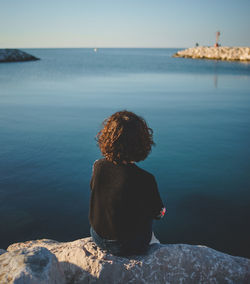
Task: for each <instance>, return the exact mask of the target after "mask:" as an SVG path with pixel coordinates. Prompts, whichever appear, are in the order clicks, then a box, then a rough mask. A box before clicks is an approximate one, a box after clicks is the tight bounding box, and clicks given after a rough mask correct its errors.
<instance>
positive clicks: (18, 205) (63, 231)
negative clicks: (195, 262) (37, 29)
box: [0, 49, 250, 257]
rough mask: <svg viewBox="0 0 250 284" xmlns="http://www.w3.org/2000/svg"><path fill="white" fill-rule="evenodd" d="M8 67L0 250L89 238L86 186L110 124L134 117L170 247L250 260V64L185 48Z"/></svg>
mask: <svg viewBox="0 0 250 284" xmlns="http://www.w3.org/2000/svg"><path fill="white" fill-rule="evenodd" d="M25 51H27V52H29V53H31V54H33V55H35V56H37V57H40V58H41V60H40V61H35V62H26V63H11V64H7V63H4V64H1V65H0V131H1V132H0V135H1V138H0V228H1V235H0V247H2V248H6V247H7V246H8V245H9V244H11V243H13V242H17V241H24V240H30V239H38V238H51V239H56V240H59V241H60V240H62V241H70V240H74V239H77V238H83V237H86V236H89V223H88V209H89V205H88V202H89V180H90V176H91V167H92V163H93V161H94V160H96V159H98V158H100V157H101V156H100V152H99V150H98V148H97V146H96V142H95V140H94V137H95V135H96V133H97V132H98V131H99V129H100V127H101V122H102V121H103V119H104V118H106V117H107V116H109V115H110V114H112V113H113V112H115V111H117V110H122V109H128V110H131V111H134V112H136V113H138V114H139V115H141V116H143V117H144V118H145V119H146V120H147V121H148V123H149V125H150V127H152V128H153V130H154V138H155V142H156V147H154V148H153V151H152V153H151V154H150V156H149V157H148V158H147V160H145V161H144V162H141V163H138V166H141V167H143V168H144V169H146V170H148V171H150V172H152V173H153V174H154V175H155V176H156V179H157V182H158V186H159V191H160V193H161V196H162V199H163V201H164V202H165V203H166V206H167V209H168V212H167V216H166V217H165V218H164V219H163V220H161V221H157V222H155V225H154V230H155V232H156V235H157V237H158V238H159V239H160V240H161V242H163V243H189V244H203V245H207V246H210V247H212V248H215V249H218V250H221V251H223V252H227V253H230V254H234V255H240V256H246V257H250V247H249V238H250V229H249V219H250V206H249V204H250V175H249V173H250V163H249V161H250V148H249V144H250V128H249V122H250V115H249V114H250V64H244V63H237V62H217V61H208V60H192V59H183V58H172V57H171V55H172V54H173V53H174V52H176V49H99V50H98V52H94V51H93V50H92V49H33V50H25Z"/></svg>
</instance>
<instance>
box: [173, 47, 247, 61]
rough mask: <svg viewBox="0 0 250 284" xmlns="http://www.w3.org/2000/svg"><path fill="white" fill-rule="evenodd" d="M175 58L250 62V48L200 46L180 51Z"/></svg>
mask: <svg viewBox="0 0 250 284" xmlns="http://www.w3.org/2000/svg"><path fill="white" fill-rule="evenodd" d="M173 57H185V58H198V59H214V60H229V61H249V62H250V47H226V46H219V47H206V46H199V47H193V48H188V49H185V50H181V51H178V52H177V53H175V54H174V55H173Z"/></svg>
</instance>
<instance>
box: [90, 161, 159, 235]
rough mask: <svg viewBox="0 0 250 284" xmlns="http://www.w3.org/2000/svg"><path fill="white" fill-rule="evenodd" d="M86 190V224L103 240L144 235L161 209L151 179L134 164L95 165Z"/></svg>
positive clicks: (102, 163) (154, 182) (104, 162)
mask: <svg viewBox="0 0 250 284" xmlns="http://www.w3.org/2000/svg"><path fill="white" fill-rule="evenodd" d="M90 187H91V197H90V212H89V221H90V224H91V226H92V227H93V229H94V230H95V231H96V232H97V233H98V235H100V236H101V237H102V238H105V239H109V240H123V239H132V238H133V237H134V236H135V235H136V234H148V231H149V230H151V229H149V228H150V225H149V224H150V223H151V222H152V219H154V218H155V219H157V216H158V215H159V214H160V211H161V209H162V208H163V207H164V206H163V203H162V201H161V198H160V195H159V192H158V188H157V184H156V181H155V178H154V176H153V175H152V174H150V173H149V172H147V171H145V170H143V169H141V168H139V167H138V166H136V165H135V164H127V165H124V164H119V165H118V164H114V163H112V162H109V161H107V160H105V159H101V160H98V161H96V162H95V163H94V166H93V175H92V178H91V182H90Z"/></svg>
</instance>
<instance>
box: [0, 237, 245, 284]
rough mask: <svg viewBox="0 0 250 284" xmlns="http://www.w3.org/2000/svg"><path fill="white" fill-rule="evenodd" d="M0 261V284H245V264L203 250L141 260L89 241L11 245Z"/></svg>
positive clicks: (166, 248) (177, 249) (176, 248)
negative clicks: (119, 255) (103, 248)
mask: <svg viewBox="0 0 250 284" xmlns="http://www.w3.org/2000/svg"><path fill="white" fill-rule="evenodd" d="M2 252H3V254H2V255H0V283H16V284H17V283H18V284H45V283H46V284H64V283H71V284H73V283H78V284H79V283H104V284H107V283H108V284H114V283H115V284H118V283H120V284H123V283H136V284H137V283H150V284H152V283H154V284H157V283H164V284H165V283H237V284H238V283H250V259H247V258H242V257H235V256H231V255H228V254H224V253H221V252H218V251H216V250H213V249H211V248H208V247H205V246H194V245H186V244H169V245H163V244H154V245H151V247H150V249H149V251H148V253H147V254H146V255H144V256H131V257H128V258H125V257H117V256H113V255H111V254H108V253H106V252H105V251H102V250H100V249H99V248H98V247H97V246H96V245H95V244H94V243H93V242H92V239H91V238H84V239H80V240H76V241H73V242H57V241H53V240H48V239H43V240H37V241H28V242H24V243H16V244H12V245H11V246H9V247H8V249H7V252H4V251H2Z"/></svg>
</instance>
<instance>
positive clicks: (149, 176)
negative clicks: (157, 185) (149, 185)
mask: <svg viewBox="0 0 250 284" xmlns="http://www.w3.org/2000/svg"><path fill="white" fill-rule="evenodd" d="M135 168H136V170H137V171H138V172H139V173H140V174H141V175H142V176H143V177H145V178H146V179H147V180H155V177H154V175H153V174H152V173H150V172H149V171H147V170H145V169H143V168H141V167H139V166H137V165H136V164H135Z"/></svg>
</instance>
